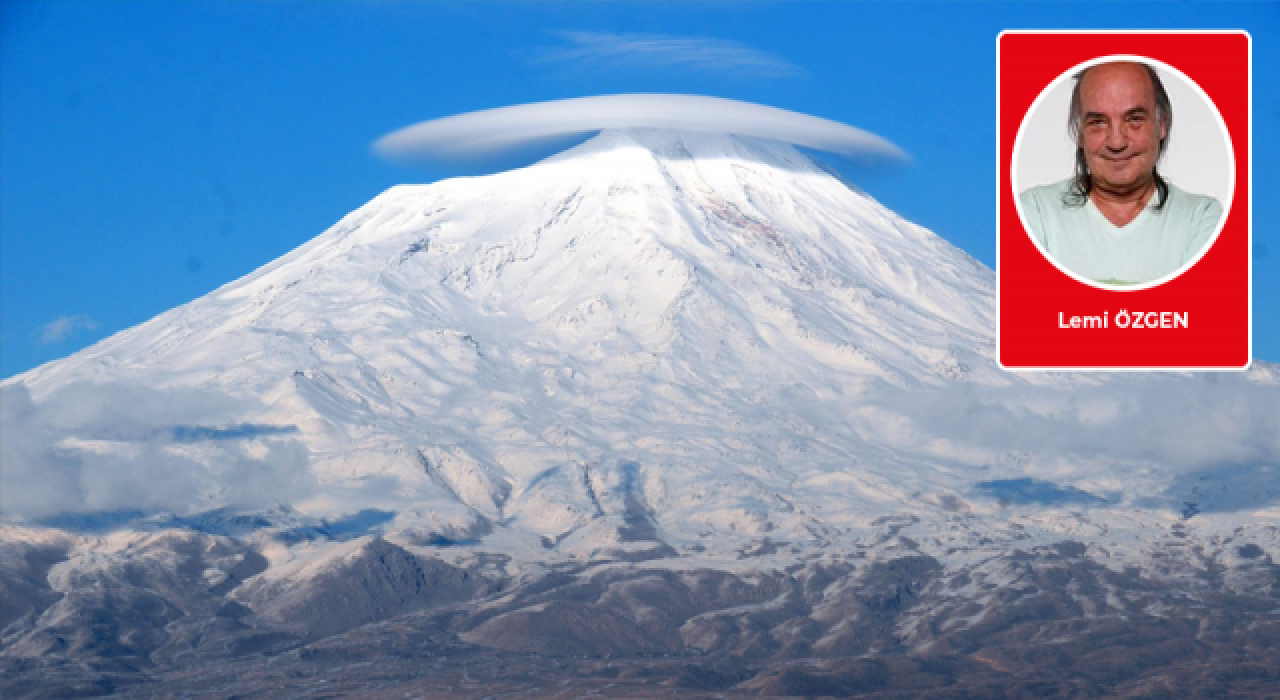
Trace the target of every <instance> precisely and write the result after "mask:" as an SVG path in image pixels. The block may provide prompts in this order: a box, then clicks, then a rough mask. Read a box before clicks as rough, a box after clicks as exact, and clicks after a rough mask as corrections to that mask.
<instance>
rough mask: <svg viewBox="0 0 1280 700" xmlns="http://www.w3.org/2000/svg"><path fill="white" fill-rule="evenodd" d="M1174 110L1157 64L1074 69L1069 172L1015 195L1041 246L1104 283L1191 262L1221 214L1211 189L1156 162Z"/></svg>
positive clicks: (1136, 279)
mask: <svg viewBox="0 0 1280 700" xmlns="http://www.w3.org/2000/svg"><path fill="white" fill-rule="evenodd" d="M1172 126H1173V108H1172V105H1171V104H1170V102H1169V96H1168V94H1167V93H1166V92H1165V89H1164V85H1163V84H1162V83H1161V82H1160V77H1159V75H1157V74H1156V71H1155V69H1153V68H1152V67H1151V66H1149V65H1147V64H1145V63H1133V62H1113V63H1102V64H1098V65H1095V66H1092V67H1090V68H1087V69H1085V70H1084V71H1082V72H1081V73H1080V74H1079V75H1077V76H1076V84H1075V87H1074V89H1073V91H1072V93H1071V108H1070V113H1069V115H1068V127H1067V128H1068V131H1069V132H1070V134H1071V137H1072V140H1073V141H1075V144H1076V158H1075V169H1076V172H1075V176H1074V177H1072V178H1070V179H1067V180H1064V181H1062V182H1058V183H1055V184H1050V185H1043V186H1040V187H1033V188H1031V189H1028V190H1027V191H1025V192H1023V193H1022V194H1021V196H1020V200H1021V204H1022V212H1023V215H1024V216H1025V217H1026V219H1027V224H1028V226H1029V227H1030V228H1031V234H1032V236H1034V237H1035V239H1036V241H1037V242H1038V243H1039V244H1040V247H1041V248H1042V249H1043V250H1044V251H1045V252H1046V253H1048V255H1049V256H1050V257H1051V258H1053V259H1054V260H1055V261H1057V262H1058V264H1060V265H1062V266H1063V267H1065V268H1066V269H1068V270H1070V271H1071V272H1073V273H1075V274H1077V275H1079V276H1081V277H1085V278H1087V279H1090V280H1093V281H1095V282H1101V283H1104V284H1114V285H1132V284H1143V283H1146V282H1151V281H1153V280H1158V279H1160V278H1162V277H1165V276H1167V275H1170V274H1172V273H1174V272H1176V271H1178V270H1180V269H1182V267H1183V266H1185V265H1186V264H1187V263H1189V262H1191V261H1192V260H1194V259H1195V258H1196V257H1197V256H1198V255H1199V254H1200V251H1201V250H1202V249H1203V248H1204V247H1205V245H1206V244H1207V243H1208V242H1209V239H1210V238H1211V237H1212V236H1213V233H1214V231H1215V230H1216V229H1217V227H1218V223H1219V221H1221V219H1222V205H1221V204H1219V203H1218V201H1217V200H1216V199H1214V198H1212V197H1206V196H1202V195H1196V194H1190V193H1188V192H1185V191H1183V190H1181V189H1179V188H1178V187H1176V186H1174V185H1173V184H1172V183H1170V182H1168V181H1167V180H1166V179H1165V178H1164V177H1162V176H1161V175H1160V173H1159V172H1157V170H1156V165H1157V164H1158V163H1159V161H1160V157H1161V156H1162V155H1163V154H1164V152H1165V149H1166V147H1167V146H1168V145H1169V135H1170V132H1171V130H1172Z"/></svg>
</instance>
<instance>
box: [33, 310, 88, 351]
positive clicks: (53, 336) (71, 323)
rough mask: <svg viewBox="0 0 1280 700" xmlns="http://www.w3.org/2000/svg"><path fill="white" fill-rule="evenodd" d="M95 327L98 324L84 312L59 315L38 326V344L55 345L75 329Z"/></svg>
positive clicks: (68, 336) (85, 329)
mask: <svg viewBox="0 0 1280 700" xmlns="http://www.w3.org/2000/svg"><path fill="white" fill-rule="evenodd" d="M97 327H98V324H97V323H96V322H94V320H93V319H91V318H89V317H88V316H85V315H84V314H77V315H75V316H59V317H58V318H56V319H54V320H52V321H50V322H48V323H46V324H44V325H43V326H41V327H40V344H41V345H56V344H57V343H61V342H62V341H64V340H66V339H67V338H70V337H71V335H72V334H73V333H75V332H76V331H82V330H84V331H91V330H94V329H95V328H97Z"/></svg>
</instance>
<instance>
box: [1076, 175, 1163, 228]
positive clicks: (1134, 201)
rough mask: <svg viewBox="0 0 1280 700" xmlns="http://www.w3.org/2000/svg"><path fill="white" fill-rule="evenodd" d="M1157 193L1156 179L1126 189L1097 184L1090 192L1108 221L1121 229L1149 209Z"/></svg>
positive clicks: (1090, 195) (1094, 202) (1090, 196)
mask: <svg viewBox="0 0 1280 700" xmlns="http://www.w3.org/2000/svg"><path fill="white" fill-rule="evenodd" d="M1155 191H1156V181H1155V178H1148V179H1147V180H1146V182H1144V183H1142V184H1140V185H1137V186H1135V187H1130V188H1125V189H1114V188H1107V187H1104V186H1099V185H1098V183H1096V182H1095V183H1094V186H1093V187H1092V188H1091V189H1090V190H1089V198H1090V199H1092V200H1093V205H1094V206H1095V207H1097V208H1098V211H1100V212H1102V215H1103V216H1105V217H1107V221H1110V222H1111V223H1112V224H1113V225H1115V226H1118V227H1119V226H1127V225H1128V224H1129V222H1131V221H1133V220H1134V219H1136V218H1138V215H1139V214H1141V213H1142V210H1143V209H1146V208H1147V202H1149V201H1151V195H1153V194H1155Z"/></svg>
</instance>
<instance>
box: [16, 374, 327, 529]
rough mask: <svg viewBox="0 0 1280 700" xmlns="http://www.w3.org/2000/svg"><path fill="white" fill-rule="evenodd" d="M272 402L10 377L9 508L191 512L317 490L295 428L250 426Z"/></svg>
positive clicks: (288, 498) (256, 504) (292, 498)
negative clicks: (48, 388) (40, 393)
mask: <svg viewBox="0 0 1280 700" xmlns="http://www.w3.org/2000/svg"><path fill="white" fill-rule="evenodd" d="M259 410H261V406H260V405H259V404H257V403H256V402H253V401H251V400H248V399H243V398H235V397H230V396H227V395H224V394H221V393H219V392H214V391H207V390H197V389H159V388H152V387H148V386H144V385H139V384H129V383H122V382H107V383H90V382H73V383H71V384H69V385H67V386H65V387H63V388H61V389H59V390H57V391H54V392H53V393H52V394H50V395H48V396H46V397H43V398H40V399H37V398H34V397H32V395H31V392H30V390H29V389H28V388H27V387H26V385H24V384H21V383H12V384H7V385H5V386H0V433H2V434H3V435H4V440H0V464H2V465H4V468H3V469H0V514H11V513H16V514H20V515H24V516H28V517H36V518H39V517H45V516H49V515H55V514H59V513H84V512H115V511H141V512H146V513H150V512H170V513H178V514H188V513H193V512H198V511H202V510H209V509H213V508H221V507H236V508H241V507H243V508H262V507H269V506H272V505H275V504H277V503H292V502H296V501H297V500H298V499H301V498H303V497H305V496H306V495H307V494H309V493H311V490H312V488H313V487H314V478H313V477H312V475H311V471H310V468H309V466H308V462H309V455H308V453H307V449H306V447H305V446H304V445H303V444H302V443H301V442H300V441H299V440H298V439H297V429H296V428H295V427H294V426H281V425H270V424H259V423H238V422H235V421H233V420H232V417H234V416H243V415H246V414H247V415H253V414H254V413H255V412H257V411H259Z"/></svg>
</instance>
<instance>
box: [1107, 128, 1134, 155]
mask: <svg viewBox="0 0 1280 700" xmlns="http://www.w3.org/2000/svg"><path fill="white" fill-rule="evenodd" d="M1106 144H1107V150H1110V151H1123V150H1124V149H1126V148H1128V147H1129V135H1128V134H1126V133H1125V131H1124V125H1123V124H1120V125H1115V124H1113V125H1111V126H1110V127H1108V128H1107V142H1106Z"/></svg>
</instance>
